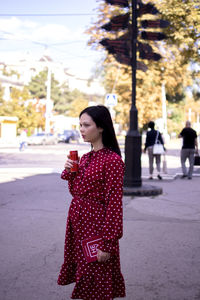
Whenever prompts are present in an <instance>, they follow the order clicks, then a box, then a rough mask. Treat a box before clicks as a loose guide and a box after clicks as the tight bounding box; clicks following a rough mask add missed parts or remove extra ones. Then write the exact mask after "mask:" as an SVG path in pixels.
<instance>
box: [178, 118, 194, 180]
mask: <svg viewBox="0 0 200 300" xmlns="http://www.w3.org/2000/svg"><path fill="white" fill-rule="evenodd" d="M178 137H179V138H183V145H182V149H181V155H180V156H181V167H182V172H183V175H182V177H181V178H182V179H183V178H186V177H187V178H188V179H192V174H193V167H194V154H195V148H196V153H197V154H198V142H197V133H196V131H195V130H194V129H192V128H191V123H190V121H187V122H186V123H185V128H183V129H182V131H181V133H180V134H179V136H178ZM187 159H188V161H189V168H188V171H187V168H186V160H187Z"/></svg>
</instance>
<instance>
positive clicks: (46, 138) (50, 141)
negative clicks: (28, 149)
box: [27, 132, 58, 145]
mask: <svg viewBox="0 0 200 300" xmlns="http://www.w3.org/2000/svg"><path fill="white" fill-rule="evenodd" d="M27 143H28V145H56V144H57V143H58V138H57V136H55V135H54V134H52V133H45V132H40V133H36V134H33V135H31V136H30V137H28V138H27Z"/></svg>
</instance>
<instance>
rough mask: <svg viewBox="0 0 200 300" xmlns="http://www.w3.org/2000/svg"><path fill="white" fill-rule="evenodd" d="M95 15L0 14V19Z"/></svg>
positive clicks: (84, 14)
mask: <svg viewBox="0 0 200 300" xmlns="http://www.w3.org/2000/svg"><path fill="white" fill-rule="evenodd" d="M96 15H97V14H95V13H93V14H92V13H80V14H73V13H66V14H60V13H59V14H15V13H13V14H0V17H12V16H15V17H74V16H96Z"/></svg>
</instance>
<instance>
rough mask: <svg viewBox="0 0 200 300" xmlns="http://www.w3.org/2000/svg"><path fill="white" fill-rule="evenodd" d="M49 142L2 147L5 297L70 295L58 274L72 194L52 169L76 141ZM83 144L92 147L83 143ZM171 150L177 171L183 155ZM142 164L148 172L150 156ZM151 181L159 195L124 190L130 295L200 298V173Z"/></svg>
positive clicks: (0, 270)
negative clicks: (21, 148) (17, 148)
mask: <svg viewBox="0 0 200 300" xmlns="http://www.w3.org/2000/svg"><path fill="white" fill-rule="evenodd" d="M52 147H53V146H52ZM52 147H46V148H41V149H40V147H39V148H38V147H36V148H34V151H32V149H31V148H29V149H28V150H27V152H23V153H18V152H16V151H12V150H13V149H10V152H9V151H8V150H7V151H5V152H4V151H3V150H2V151H0V166H1V173H0V182H1V183H0V228H1V231H0V241H1V242H0V266H1V267H0V299H1V300H15V299H16V300H17V299H20V300H36V299H37V300H68V299H70V294H71V290H72V288H73V285H70V286H66V287H60V286H57V284H56V280H57V275H58V272H59V268H60V265H61V263H62V261H63V247H64V234H65V223H66V215H67V209H68V206H69V203H70V199H71V197H70V195H69V193H68V190H67V188H66V183H65V182H64V181H62V180H60V175H59V173H57V172H56V173H55V172H53V171H54V170H55V169H57V170H58V171H59V169H61V168H62V166H63V159H65V155H66V151H67V150H68V147H69V148H71V146H70V145H62V146H57V147H58V148H54V147H53V148H52ZM56 149H57V150H56ZM79 150H80V151H82V152H84V151H87V149H85V148H84V147H82V145H80V149H79ZM175 152H176V151H175ZM169 157H170V159H169V166H171V165H172V168H169V173H171V174H172V173H173V172H176V171H177V170H180V167H179V165H178V162H179V160H178V155H171V156H169ZM143 164H144V173H145V172H146V171H147V168H146V166H147V157H146V156H144V157H143ZM176 167H177V168H176ZM144 177H145V176H144ZM145 180H146V179H145V178H144V181H145ZM153 184H154V185H157V186H161V187H162V188H163V194H162V195H160V196H157V197H142V198H138V197H134V198H131V197H124V236H123V238H122V239H121V243H120V247H121V262H122V271H123V274H124V276H125V281H126V287H127V297H126V299H127V300H199V299H200V230H199V229H200V200H199V199H200V187H199V186H200V178H199V177H198V176H195V177H194V178H193V180H191V181H189V180H181V179H180V178H177V179H175V180H174V179H172V177H170V179H169V178H167V179H166V180H163V181H162V182H160V181H157V180H155V181H154V183H153Z"/></svg>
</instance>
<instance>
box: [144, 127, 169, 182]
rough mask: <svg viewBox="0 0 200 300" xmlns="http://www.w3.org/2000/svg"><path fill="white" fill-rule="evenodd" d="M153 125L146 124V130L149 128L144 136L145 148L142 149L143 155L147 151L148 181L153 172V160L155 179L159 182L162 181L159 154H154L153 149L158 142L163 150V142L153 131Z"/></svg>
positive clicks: (151, 177) (155, 131) (158, 134)
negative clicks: (155, 172)
mask: <svg viewBox="0 0 200 300" xmlns="http://www.w3.org/2000/svg"><path fill="white" fill-rule="evenodd" d="M154 127H155V123H154V122H153V121H150V122H149V123H148V128H150V130H149V131H147V134H146V141H145V147H144V153H145V152H146V150H147V151H148V157H149V179H150V180H152V179H153V171H154V160H155V161H156V169H157V177H158V179H159V180H162V176H161V175H160V171H161V167H160V164H161V154H154V152H153V147H154V145H155V144H156V142H157V141H158V142H159V143H160V144H161V145H163V149H164V150H165V148H164V141H163V138H162V136H161V133H160V132H159V131H158V130H155V129H154Z"/></svg>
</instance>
